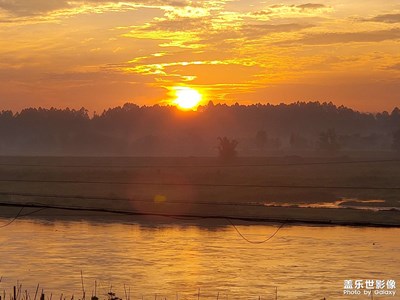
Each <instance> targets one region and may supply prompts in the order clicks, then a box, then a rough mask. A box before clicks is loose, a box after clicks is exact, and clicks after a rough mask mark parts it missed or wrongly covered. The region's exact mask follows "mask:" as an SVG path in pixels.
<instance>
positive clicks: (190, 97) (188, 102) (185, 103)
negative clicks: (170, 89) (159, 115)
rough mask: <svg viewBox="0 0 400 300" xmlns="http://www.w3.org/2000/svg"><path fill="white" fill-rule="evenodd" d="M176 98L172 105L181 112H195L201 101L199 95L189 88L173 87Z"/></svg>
mask: <svg viewBox="0 0 400 300" xmlns="http://www.w3.org/2000/svg"><path fill="white" fill-rule="evenodd" d="M174 89H175V95H176V98H175V100H174V101H172V103H173V104H175V105H176V106H178V107H179V108H180V109H182V110H195V109H196V108H197V106H199V104H200V101H201V98H202V96H201V94H200V93H199V92H198V91H196V90H195V89H192V88H189V87H175V88H174Z"/></svg>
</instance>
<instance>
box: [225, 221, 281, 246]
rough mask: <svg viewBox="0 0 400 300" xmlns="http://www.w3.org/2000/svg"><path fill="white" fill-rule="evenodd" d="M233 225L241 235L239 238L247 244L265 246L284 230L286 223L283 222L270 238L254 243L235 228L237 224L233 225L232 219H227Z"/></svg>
mask: <svg viewBox="0 0 400 300" xmlns="http://www.w3.org/2000/svg"><path fill="white" fill-rule="evenodd" d="M226 220H227V221H228V222H229V223H230V224H231V225H232V227H233V228H234V229H235V230H236V232H237V233H238V234H239V236H240V237H241V238H242V239H244V240H245V241H246V242H248V243H250V244H264V243H266V242H268V241H269V240H271V239H272V238H273V237H274V236H275V235H276V234H277V233H278V232H279V230H281V229H282V227H283V225H285V223H286V222H283V223H282V224H281V225H280V226H279V227H278V228H277V229H276V230H275V232H274V233H273V234H271V235H270V236H269V237H267V238H266V239H265V240H262V241H252V240H249V239H248V238H246V237H245V236H244V235H243V234H242V233H241V232H240V231H239V229H238V228H237V227H236V226H235V224H233V222H232V220H230V219H226Z"/></svg>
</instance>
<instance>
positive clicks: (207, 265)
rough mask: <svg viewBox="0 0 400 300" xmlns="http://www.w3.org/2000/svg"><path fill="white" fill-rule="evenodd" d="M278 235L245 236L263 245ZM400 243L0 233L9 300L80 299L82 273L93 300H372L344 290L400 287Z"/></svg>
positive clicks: (322, 236) (383, 238)
mask: <svg viewBox="0 0 400 300" xmlns="http://www.w3.org/2000/svg"><path fill="white" fill-rule="evenodd" d="M9 220H10V219H6V218H3V219H1V218H0V225H2V224H6V223H7V222H8V221H9ZM278 225H279V224H278ZM278 225H275V224H271V225H270V224H268V225H259V224H245V223H241V224H237V225H236V226H237V229H238V230H239V231H240V233H241V234H243V236H245V237H246V238H247V239H249V240H251V241H254V242H257V241H261V240H263V239H265V238H266V237H268V236H270V235H271V234H273V233H274V232H275V231H276V229H277V226H278ZM399 237H400V229H399V228H373V227H368V228H363V227H340V226H302V225H295V226H294V225H285V226H283V227H282V228H281V229H280V230H279V232H278V233H277V234H276V236H274V237H273V238H272V239H271V240H269V241H268V242H266V243H263V244H253V243H249V242H247V241H245V240H244V239H243V238H242V237H241V236H240V235H239V234H238V232H237V231H236V230H235V228H234V227H233V226H232V225H230V224H226V223H221V224H219V225H216V224H214V225H205V224H200V225H196V224H192V223H190V222H183V221H182V222H181V221H176V222H174V223H172V224H171V223H167V222H166V223H163V222H157V223H155V224H151V223H150V222H135V221H130V222H126V221H121V222H116V221H113V222H102V221H95V220H92V221H88V220H86V221H84V220H45V219H26V218H23V219H18V220H16V221H15V222H13V223H12V224H10V225H9V226H7V227H4V228H1V229H0V276H2V277H3V278H2V282H1V283H0V291H3V290H4V289H6V290H7V295H8V293H10V292H11V290H12V286H13V285H16V284H17V281H18V284H22V290H23V291H25V289H27V290H28V291H29V293H30V297H31V299H33V295H34V293H35V290H36V286H37V284H38V283H40V290H41V289H42V288H43V289H44V292H45V294H46V295H47V296H46V297H49V296H50V295H51V294H53V297H54V299H59V298H60V294H61V293H63V295H64V296H65V297H67V298H66V299H68V300H69V299H71V296H72V294H74V295H75V296H74V297H75V299H78V298H81V297H82V281H81V271H82V274H83V286H84V289H85V291H86V299H89V297H90V296H91V295H92V294H93V293H94V288H95V282H96V292H97V295H98V296H99V298H100V299H106V298H107V297H106V294H107V292H109V291H110V289H112V290H113V291H114V292H115V293H116V294H117V296H119V297H121V298H125V297H126V295H128V294H129V295H130V299H144V300H146V299H160V300H161V299H165V298H167V299H176V298H178V299H198V298H200V299H217V295H218V298H219V299H222V300H226V299H255V300H257V299H259V297H260V298H261V299H275V297H276V292H277V293H278V297H279V299H323V298H324V297H325V298H326V299H370V297H367V296H364V295H361V296H355V295H351V296H345V295H343V285H344V280H354V281H355V280H358V279H361V280H368V279H373V280H395V281H396V283H397V284H400V272H399V270H400V240H399V239H400V238H399ZM124 285H125V288H124ZM125 290H126V292H125ZM199 292H200V295H199ZM125 293H126V295H125ZM399 295H400V290H399ZM399 295H398V294H396V295H395V296H381V297H377V296H376V297H374V299H399ZM6 299H9V298H8V296H7V298H6Z"/></svg>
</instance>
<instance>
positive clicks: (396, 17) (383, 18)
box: [364, 13, 400, 23]
mask: <svg viewBox="0 0 400 300" xmlns="http://www.w3.org/2000/svg"><path fill="white" fill-rule="evenodd" d="M364 21H372V22H382V23H400V13H396V14H384V15H378V16H376V17H373V18H370V19H364Z"/></svg>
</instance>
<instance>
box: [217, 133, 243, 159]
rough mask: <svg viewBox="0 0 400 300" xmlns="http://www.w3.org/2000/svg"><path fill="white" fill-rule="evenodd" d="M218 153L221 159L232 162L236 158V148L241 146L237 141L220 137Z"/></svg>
mask: <svg viewBox="0 0 400 300" xmlns="http://www.w3.org/2000/svg"><path fill="white" fill-rule="evenodd" d="M218 141H219V145H218V153H219V157H220V158H222V159H224V160H231V159H233V158H234V157H236V155H237V152H236V147H237V145H238V144H239V142H238V141H237V140H230V139H228V138H227V137H226V136H224V137H222V138H221V137H218Z"/></svg>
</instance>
